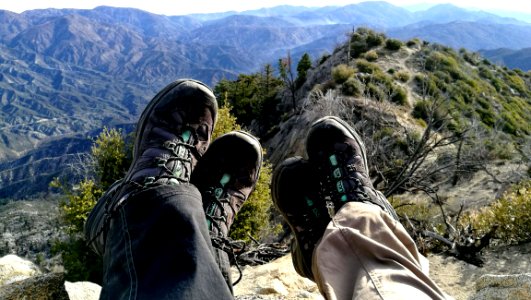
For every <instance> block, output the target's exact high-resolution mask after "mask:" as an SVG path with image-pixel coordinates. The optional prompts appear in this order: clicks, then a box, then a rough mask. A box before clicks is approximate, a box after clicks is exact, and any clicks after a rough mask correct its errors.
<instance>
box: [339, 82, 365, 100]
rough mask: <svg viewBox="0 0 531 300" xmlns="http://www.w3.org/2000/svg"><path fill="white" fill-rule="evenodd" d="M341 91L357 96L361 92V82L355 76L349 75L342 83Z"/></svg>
mask: <svg viewBox="0 0 531 300" xmlns="http://www.w3.org/2000/svg"><path fill="white" fill-rule="evenodd" d="M341 92H342V93H343V94H344V95H347V96H354V97H359V96H361V94H362V93H363V84H362V83H361V82H360V81H359V80H358V79H356V78H355V77H349V79H347V81H345V82H344V83H343V85H342V87H341Z"/></svg>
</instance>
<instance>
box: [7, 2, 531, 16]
mask: <svg viewBox="0 0 531 300" xmlns="http://www.w3.org/2000/svg"><path fill="white" fill-rule="evenodd" d="M357 2H362V1H359V0H328V1H322V0H246V1H241V0H238V1H236V0H224V1H219V0H193V1H183V0H151V1H146V0H82V1H72V0H3V1H2V3H0V9H5V10H10V11H14V12H22V11H24V10H30V9H37V8H94V7H96V6H100V5H107V6H116V7H135V8H139V9H142V10H146V11H150V12H153V13H157V14H164V15H182V14H190V13H209V12H223V11H229V10H236V11H243V10H249V9H257V8H262V7H272V6H277V5H282V4H288V5H300V6H309V7H312V6H313V7H319V6H326V5H347V4H352V3H357ZM387 2H389V3H392V4H395V5H398V6H408V5H414V4H419V3H430V4H431V3H453V4H455V5H457V6H460V7H465V8H481V9H482V10H490V11H493V10H494V11H496V10H504V11H515V12H520V13H529V14H531V1H529V0H519V1H510V0H387Z"/></svg>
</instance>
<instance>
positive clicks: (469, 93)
mask: <svg viewBox="0 0 531 300" xmlns="http://www.w3.org/2000/svg"><path fill="white" fill-rule="evenodd" d="M375 40H379V42H376V43H374V41H375ZM395 42H396V46H397V47H393V45H391V44H394V43H395ZM370 43H373V45H372V46H370ZM349 45H350V47H351V49H350V51H349ZM389 45H391V47H389ZM349 53H350V55H351V56H350V58H349V57H348V55H349ZM347 61H348V63H346V62H347ZM296 98H297V105H298V109H297V111H296V112H295V113H293V112H292V113H291V116H290V117H289V118H285V119H284V120H285V121H283V122H282V123H281V124H279V126H277V127H275V128H274V129H273V130H275V132H276V134H275V135H273V136H272V138H270V139H268V140H267V141H266V142H265V145H266V146H267V148H268V153H269V154H270V159H271V161H272V162H273V164H276V163H279V162H280V161H282V160H283V159H285V158H286V157H289V156H292V155H302V156H304V155H305V151H304V137H305V136H306V132H307V130H308V128H309V126H310V124H311V123H312V122H313V121H314V120H316V119H317V118H318V117H321V116H324V115H337V116H340V117H342V118H343V119H345V120H347V121H348V122H350V123H351V124H353V126H354V127H355V128H356V130H358V131H359V132H360V134H361V135H362V138H363V139H364V140H365V143H366V145H367V148H368V155H369V158H370V161H371V162H372V164H374V165H373V166H372V168H371V174H372V178H373V180H374V182H375V184H376V185H377V186H378V188H380V189H382V190H384V191H386V193H388V194H403V193H407V192H409V193H420V192H425V193H426V194H427V195H432V196H435V197H437V195H438V194H441V195H442V193H441V191H442V190H443V189H444V190H445V192H444V193H448V195H450V194H451V195H452V196H451V197H452V199H454V200H452V201H457V202H459V201H464V200H465V199H467V200H466V201H468V203H469V204H470V205H477V204H478V203H485V202H482V201H487V202H488V201H492V199H494V197H495V196H496V195H497V194H498V195H499V193H500V192H501V191H503V189H504V186H505V185H506V184H508V183H510V182H516V181H519V180H521V179H522V178H525V177H527V176H529V175H528V173H527V172H528V163H529V159H530V158H531V147H530V145H531V74H530V73H524V72H521V71H513V70H508V69H506V68H502V67H500V66H496V65H493V64H491V63H490V62H489V61H487V60H485V59H483V58H482V57H480V56H479V55H478V54H475V53H471V52H467V51H460V52H456V51H455V50H452V49H451V48H448V47H444V46H441V45H436V44H435V45H431V44H428V43H423V42H421V41H419V40H411V41H409V42H408V43H407V44H402V43H399V42H398V41H395V40H392V39H385V38H384V36H383V35H382V34H379V33H375V32H373V31H370V30H358V31H357V32H356V33H355V34H353V35H352V40H351V43H350V44H349V43H347V44H344V45H341V46H339V47H338V48H337V49H336V50H335V51H334V54H333V55H332V56H330V57H326V56H325V57H323V58H321V59H320V60H318V61H317V62H316V65H314V67H313V68H312V69H310V70H309V71H308V75H307V80H306V82H305V83H304V84H303V85H302V86H301V87H300V88H299V89H298V90H297V91H296ZM283 99H284V100H283V101H284V107H290V103H291V99H290V93H289V91H285V92H284V98H283ZM419 145H420V146H419ZM419 147H420V148H419ZM419 149H420V150H419ZM421 150H422V151H425V156H424V158H420V156H419V157H417V160H416V163H418V165H414V164H413V163H412V162H411V161H410V159H415V157H416V155H418V153H419V152H422V151H421ZM412 157H413V158H412ZM500 166H505V167H503V168H502V167H500ZM502 169H503V170H502ZM493 170H496V171H494V173H495V174H497V175H492V174H491V173H492V172H493ZM403 172H405V174H408V176H404V173H403ZM478 172H479V173H480V174H483V175H481V176H480V177H477V180H479V181H480V182H481V181H482V180H483V181H484V182H483V184H479V185H478V186H476V187H475V188H474V190H476V191H478V192H480V194H481V196H480V197H482V199H481V201H478V199H475V200H474V194H472V193H470V194H468V195H466V193H465V195H463V194H462V193H461V194H459V193H452V192H451V191H452V190H453V189H455V190H461V191H463V190H465V191H466V190H467V186H468V187H469V188H471V185H472V184H475V183H477V182H476V181H472V180H471V179H472V178H475V177H474V176H476V175H475V174H477V173H478ZM490 175H492V176H494V177H490ZM496 176H498V178H497V177H496ZM406 177H407V178H406ZM480 178H482V179H480ZM396 182H401V183H402V184H400V185H396ZM492 182H494V184H493V185H490V184H491V183H492ZM488 185H490V186H489V187H487V186H488ZM481 189H488V190H489V191H490V192H486V193H483V192H481ZM480 194H476V195H475V196H476V197H477V196H479V195H480ZM483 197H484V198H483ZM472 203H475V204H472Z"/></svg>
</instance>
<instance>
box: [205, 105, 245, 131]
mask: <svg viewBox="0 0 531 300" xmlns="http://www.w3.org/2000/svg"><path fill="white" fill-rule="evenodd" d="M230 111H231V107H230V104H229V103H228V102H225V104H224V105H221V106H220V107H219V108H218V121H217V123H216V126H215V127H214V131H213V132H212V140H215V139H217V138H218V137H220V136H222V135H223V134H225V133H227V132H231V131H235V130H241V129H242V128H241V126H240V125H239V124H238V122H237V120H236V117H234V116H233V115H231V113H230Z"/></svg>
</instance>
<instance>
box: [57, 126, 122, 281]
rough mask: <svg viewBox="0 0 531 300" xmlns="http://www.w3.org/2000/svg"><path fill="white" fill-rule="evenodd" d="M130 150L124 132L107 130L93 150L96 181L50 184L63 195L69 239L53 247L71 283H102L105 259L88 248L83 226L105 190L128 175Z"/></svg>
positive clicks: (62, 214)
mask: <svg viewBox="0 0 531 300" xmlns="http://www.w3.org/2000/svg"><path fill="white" fill-rule="evenodd" d="M130 149H131V145H129V144H126V142H125V141H124V137H123V135H122V134H121V131H119V130H116V129H107V128H105V129H104V130H103V131H102V133H101V134H100V135H99V136H98V138H97V139H96V141H95V142H94V145H93V147H92V157H93V158H94V161H95V165H94V166H93V167H94V173H95V174H96V180H93V179H90V178H85V179H83V180H82V181H81V182H80V183H79V184H77V185H76V186H74V187H68V186H67V185H65V184H63V183H62V182H61V180H60V179H58V178H56V179H55V180H54V181H53V182H52V183H51V184H50V185H51V186H52V187H54V188H58V189H59V190H61V192H62V194H63V199H62V200H61V201H60V202H59V211H60V214H61V216H62V221H63V223H64V224H65V225H66V228H67V233H68V234H69V239H68V240H66V241H57V242H55V243H54V245H53V247H54V251H55V252H56V253H61V257H62V261H63V266H64V268H65V270H66V279H67V280H70V281H80V280H90V281H93V282H96V283H100V282H101V280H102V278H101V270H102V266H101V264H102V262H101V259H100V258H99V257H98V256H97V255H96V254H94V253H93V252H92V250H90V249H89V248H88V246H86V241H85V240H84V238H83V235H82V232H83V226H84V224H85V221H86V220H87V217H88V214H89V213H90V211H91V210H92V208H93V207H94V205H95V204H96V202H97V201H98V199H99V198H100V197H101V196H102V194H103V191H104V190H105V189H107V188H108V187H109V186H110V185H111V184H112V183H113V182H114V180H116V179H119V178H121V177H123V175H124V174H125V171H126V170H127V167H128V166H129V164H130Z"/></svg>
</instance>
